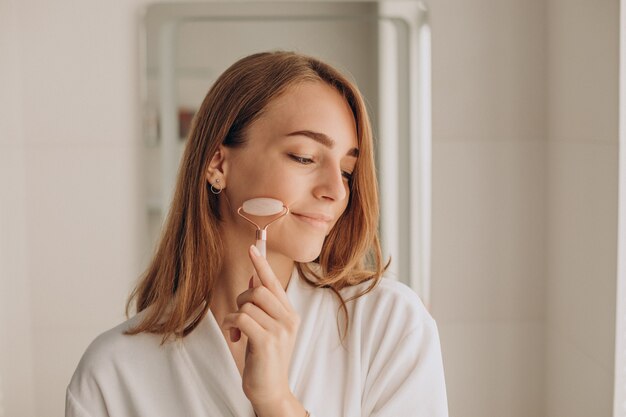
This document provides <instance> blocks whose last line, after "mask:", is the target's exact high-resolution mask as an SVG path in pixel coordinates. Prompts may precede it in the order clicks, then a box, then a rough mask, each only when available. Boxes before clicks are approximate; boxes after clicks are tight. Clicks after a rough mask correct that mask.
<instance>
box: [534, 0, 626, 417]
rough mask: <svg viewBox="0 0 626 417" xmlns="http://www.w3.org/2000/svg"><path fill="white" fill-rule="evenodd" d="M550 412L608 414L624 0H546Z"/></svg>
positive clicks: (554, 416) (553, 416) (555, 416)
mask: <svg viewBox="0 0 626 417" xmlns="http://www.w3.org/2000/svg"><path fill="white" fill-rule="evenodd" d="M547 16H548V27H549V28H550V30H549V32H548V39H547V41H548V42H547V45H548V72H547V85H548V97H547V98H548V99H547V103H548V120H549V123H548V152H547V155H548V160H547V162H548V176H547V179H548V193H547V208H548V211H547V218H546V219H547V221H546V224H547V236H548V239H547V252H546V254H547V257H546V259H547V260H548V262H547V264H546V282H547V288H546V290H547V292H546V301H547V303H546V307H547V310H546V311H547V315H546V364H547V368H546V393H547V402H546V415H547V416H550V417H575V416H580V417H586V416H606V417H608V416H611V415H612V410H613V378H614V354H615V344H614V340H615V294H616V276H617V190H618V188H617V186H618V181H617V177H618V58H619V50H618V40H619V2H618V1H617V0H611V1H609V0H606V1H595V2H585V1H569V0H551V1H549V2H548V10H547Z"/></svg>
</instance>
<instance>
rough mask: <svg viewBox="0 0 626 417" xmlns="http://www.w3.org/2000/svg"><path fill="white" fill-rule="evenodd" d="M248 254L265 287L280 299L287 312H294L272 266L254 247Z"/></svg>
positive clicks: (251, 247)
mask: <svg viewBox="0 0 626 417" xmlns="http://www.w3.org/2000/svg"><path fill="white" fill-rule="evenodd" d="M248 254H249V256H250V259H251V260H252V266H254V269H255V270H256V272H257V275H258V277H259V279H260V280H261V283H262V284H263V286H265V287H266V288H267V289H269V290H270V291H271V292H272V294H274V295H275V296H276V298H278V300H279V301H280V303H281V304H282V305H283V306H284V307H285V309H286V310H287V311H293V308H292V307H291V303H290V302H289V299H288V298H287V293H285V290H284V289H283V286H282V285H281V283H280V281H279V280H278V278H276V275H275V274H274V271H272V267H270V264H268V263H267V259H265V258H263V257H262V256H261V255H260V253H259V250H258V249H257V248H256V247H255V246H254V245H252V246H250V249H249V250H248Z"/></svg>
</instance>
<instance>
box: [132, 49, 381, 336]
mask: <svg viewBox="0 0 626 417" xmlns="http://www.w3.org/2000/svg"><path fill="white" fill-rule="evenodd" d="M305 81H321V82H325V83H327V84H328V85H330V86H331V87H333V88H335V89H336V90H337V91H338V92H339V93H340V94H341V95H342V96H343V97H344V98H345V100H346V102H347V103H348V104H349V106H350V108H351V110H352V113H353V115H354V119H355V122H356V128H357V145H358V149H359V157H358V159H357V163H356V166H355V169H354V172H353V176H352V180H351V182H350V197H349V201H348V205H347V207H346V210H345V212H344V213H343V215H342V216H341V217H340V219H339V220H338V221H337V223H336V224H335V226H334V227H333V229H332V230H331V232H330V233H329V235H328V236H327V237H326V239H325V241H324V244H323V246H322V250H321V253H320V255H319V258H318V259H317V260H316V263H317V264H319V267H321V268H314V267H313V265H311V264H305V263H297V264H296V266H297V269H298V272H299V275H300V277H301V278H302V279H304V280H306V282H308V283H309V284H311V285H313V286H316V287H327V288H330V289H332V290H333V291H334V292H335V293H336V294H337V296H338V297H339V299H340V301H341V309H342V310H343V311H344V313H345V314H346V319H349V318H348V317H347V309H346V304H345V303H346V302H347V301H349V300H351V299H354V298H358V297H359V296H361V295H363V294H365V293H367V292H369V291H371V290H372V289H373V288H374V286H375V285H376V284H377V283H378V281H379V279H380V277H381V275H382V273H383V272H384V270H385V269H386V266H385V265H383V261H382V255H381V249H380V243H379V239H378V217H379V208H378V207H379V205H378V190H377V186H376V169H375V165H374V150H373V138H372V129H371V125H370V121H369V118H368V115H367V110H366V107H365V104H364V101H363V98H362V96H361V94H360V93H359V90H358V89H357V88H356V86H355V85H354V84H353V83H352V82H350V81H349V80H348V79H347V78H346V77H344V76H343V75H342V74H341V73H339V72H338V71H337V70H335V69H334V68H332V67H331V66H329V65H328V64H325V63H323V62H321V61H319V60H317V59H315V58H312V57H308V56H304V55H301V54H297V53H293V52H264V53H258V54H254V55H250V56H248V57H245V58H243V59H241V60H239V61H237V62H236V63H234V64H233V65H232V66H231V67H230V68H228V69H227V70H226V71H225V72H224V73H223V74H222V75H221V76H220V77H219V78H218V79H217V80H216V81H215V83H214V84H213V86H212V87H211V89H210V90H209V92H208V94H207V96H206V97H205V99H204V101H203V102H202V105H201V106H200V109H199V110H198V113H197V114H196V116H195V117H194V120H193V123H192V128H191V131H190V134H189V138H188V143H187V145H186V148H185V152H184V155H183V158H182V162H181V165H180V168H179V172H178V178H177V182H176V189H175V192H174V198H173V201H172V205H171V207H170V210H169V212H168V215H167V219H166V222H165V226H164V228H163V230H162V233H161V236H160V241H159V244H158V247H157V250H156V253H155V255H154V257H153V259H152V261H151V262H150V265H149V266H148V268H147V269H146V271H145V272H144V273H143V275H142V276H141V278H140V281H139V283H138V285H137V286H136V287H135V289H134V290H133V292H132V293H131V295H130V297H129V299H128V302H127V304H126V314H127V315H128V313H129V311H130V308H131V305H132V303H133V301H135V302H136V310H137V312H141V311H143V310H146V309H147V308H148V307H150V309H149V310H148V311H146V313H145V314H144V316H143V318H142V320H141V321H140V322H139V323H138V324H137V325H136V326H135V327H134V328H132V329H130V330H129V331H127V334H137V333H141V332H149V333H156V334H162V335H163V342H164V341H165V340H167V338H168V337H170V336H175V337H184V336H186V335H187V334H189V332H191V331H192V330H193V329H194V328H195V327H196V326H197V325H198V323H199V322H200V320H201V319H202V318H203V317H204V315H205V314H206V313H207V310H208V309H209V306H210V303H211V298H212V295H213V292H212V291H213V287H214V285H215V282H216V280H218V279H219V276H218V274H219V271H220V269H221V262H220V260H221V259H222V256H221V254H222V251H223V249H224V248H223V242H222V239H221V236H220V233H219V220H220V214H219V208H218V198H219V196H216V195H215V194H213V193H211V192H210V190H209V187H210V184H208V182H207V181H206V177H205V173H206V171H207V168H208V164H209V162H210V160H211V158H212V156H213V155H214V154H215V152H216V151H217V150H218V147H219V145H220V144H223V145H224V146H230V147H239V146H244V145H245V142H246V129H247V128H248V126H250V124H251V123H252V122H253V121H255V120H256V119H258V118H259V117H260V116H261V115H262V114H263V110H264V109H265V108H266V106H267V105H268V103H270V102H271V101H272V100H274V99H275V98H277V97H278V96H279V95H281V94H283V93H284V92H285V91H286V90H287V89H288V88H289V87H290V86H293V85H295V84H298V83H301V82H305ZM387 265H388V264H387ZM320 269H321V270H320ZM318 270H319V271H318ZM311 278H312V279H311ZM368 280H371V281H372V282H371V284H370V285H369V286H367V287H366V289H365V290H363V291H361V292H359V293H358V294H357V295H356V296H354V297H352V298H350V299H348V300H344V299H343V298H342V296H341V294H340V293H339V291H340V290H341V289H342V288H345V287H347V286H352V285H356V284H359V283H361V282H364V281H368ZM348 322H349V320H346V321H345V328H346V329H347V326H348Z"/></svg>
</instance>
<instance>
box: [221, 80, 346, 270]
mask: <svg viewBox="0 0 626 417" xmlns="http://www.w3.org/2000/svg"><path fill="white" fill-rule="evenodd" d="M222 151H223V152H224V161H223V173H224V180H225V181H224V186H225V189H224V192H223V193H222V194H223V195H224V194H225V197H226V198H227V199H228V202H229V203H230V204H227V203H228V202H227V203H224V201H223V200H224V199H223V198H222V199H221V200H222V201H221V203H222V204H221V206H220V209H221V210H222V215H223V217H222V218H223V219H225V227H228V228H230V229H231V230H228V232H234V233H236V234H237V236H240V237H241V239H244V240H246V241H247V242H248V241H249V242H250V243H252V242H253V241H254V236H255V235H254V228H253V226H252V225H250V224H249V223H248V222H246V221H245V220H244V219H242V218H241V217H239V216H238V215H237V213H236V210H237V208H239V207H241V205H242V203H243V202H244V201H245V200H248V199H251V198H255V197H270V198H275V199H278V200H280V201H282V202H283V203H284V204H285V205H286V206H287V207H289V209H290V212H289V214H288V215H287V216H285V217H283V218H281V219H280V220H278V221H276V222H275V223H273V224H272V225H271V226H269V228H268V233H267V236H268V238H267V250H268V255H269V253H271V252H274V254H275V255H283V256H286V257H288V258H289V259H292V260H294V261H298V262H309V261H312V260H314V259H315V258H317V256H318V255H319V254H320V251H321V248H322V244H323V243H324V238H325V237H326V235H327V234H328V233H329V232H330V230H331V229H332V227H333V226H334V225H335V223H336V222H337V220H338V219H339V217H340V216H341V215H342V214H343V212H344V211H345V209H346V206H347V204H348V198H349V194H350V187H349V180H350V175H351V174H352V172H353V171H354V167H355V163H356V156H357V154H358V150H357V136H356V127H355V122H354V117H353V115H352V111H351V110H350V107H349V106H348V104H347V102H346V101H345V100H344V98H343V97H342V96H341V95H340V94H339V93H338V92H337V91H336V90H335V89H333V88H332V87H330V86H329V85H327V84H325V83H322V82H307V83H303V84H300V85H297V86H294V87H291V88H290V89H289V90H287V91H286V92H285V93H284V94H282V95H281V96H279V97H278V98H276V99H275V100H274V101H272V102H271V103H270V104H269V105H268V106H267V107H266V109H265V111H264V113H263V114H262V115H261V117H260V118H259V119H257V120H256V121H255V122H254V123H252V124H251V125H250V127H249V129H248V131H247V132H246V144H245V145H244V146H242V147H239V148H224V147H222ZM249 217H250V218H252V219H253V220H255V222H256V223H257V224H259V225H261V226H264V225H265V224H266V223H267V222H268V219H271V218H272V217H254V216H249Z"/></svg>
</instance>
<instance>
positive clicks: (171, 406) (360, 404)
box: [65, 272, 448, 417]
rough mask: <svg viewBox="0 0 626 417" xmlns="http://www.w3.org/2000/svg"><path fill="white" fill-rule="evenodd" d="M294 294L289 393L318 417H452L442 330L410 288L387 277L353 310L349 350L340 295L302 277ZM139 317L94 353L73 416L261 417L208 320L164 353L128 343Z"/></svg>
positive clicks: (73, 395)
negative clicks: (298, 321) (342, 336)
mask: <svg viewBox="0 0 626 417" xmlns="http://www.w3.org/2000/svg"><path fill="white" fill-rule="evenodd" d="M367 285H369V283H363V284H361V285H359V286H356V287H351V288H347V289H345V290H344V291H343V293H342V294H343V296H344V297H349V296H350V295H352V294H354V293H355V291H359V290H362V289H363V288H365V286H367ZM287 295H288V298H289V300H290V302H291V303H292V305H293V306H294V308H295V309H296V311H297V312H298V314H299V315H300V318H301V324H300V329H299V332H298V336H297V340H296V344H295V348H294V352H293V355H292V361H291V367H290V370H289V384H290V387H291V390H292V392H293V393H294V395H295V396H296V397H297V398H298V399H299V400H300V402H301V403H302V404H303V405H304V407H305V408H306V409H307V410H309V412H310V413H311V416H316V417H357V416H358V417H365V416H371V417H374V416H376V417H444V416H448V408H447V400H446V390H445V382H444V374H443V365H442V360H441V350H440V345H439V335H438V332H437V327H436V324H435V321H434V320H433V318H432V317H431V316H430V314H429V313H428V311H427V310H426V309H425V308H424V305H423V304H422V302H421V301H420V299H419V298H418V297H417V295H416V294H415V293H414V292H413V291H412V290H411V289H410V288H408V287H407V286H405V285H403V284H401V283H399V282H397V281H393V280H391V279H386V278H383V279H382V280H381V282H380V283H379V285H378V286H377V287H376V288H375V289H374V290H373V291H372V292H370V293H369V294H367V295H365V296H363V297H361V298H359V299H357V300H356V301H352V302H349V303H348V304H347V306H348V312H349V316H350V327H349V330H348V333H347V337H346V338H345V340H344V343H343V345H342V343H341V339H340V334H339V330H338V326H337V312H338V308H339V302H338V299H337V296H336V295H334V294H333V293H332V292H331V291H330V290H329V289H316V288H313V287H311V286H309V285H308V284H306V283H305V282H304V281H303V280H301V279H300V278H299V277H298V275H297V273H295V272H294V275H293V276H292V277H291V281H290V284H289V286H288V288H287ZM140 317H141V313H140V314H139V315H137V316H135V317H133V318H131V319H130V320H129V321H127V322H125V323H123V324H121V325H119V326H117V327H115V328H113V329H112V330H109V331H107V332H105V333H103V334H102V335H100V336H99V337H97V338H96V340H94V342H93V343H92V344H91V345H90V346H89V348H88V349H87V351H86V352H85V354H84V355H83V357H82V359H81V361H80V363H79V365H78V368H77V369H76V372H75V373H74V376H73V377H72V380H71V382H70V384H69V386H68V388H67V397H66V411H65V415H66V417H103V416H110V417H126V416H128V417H130V416H143V417H160V416H163V417H182V416H186V417H187V416H188V417H192V416H194V417H195V416H198V417H200V416H203V417H207V416H215V417H221V416H224V417H254V410H253V409H252V406H251V405H250V402H249V401H248V399H247V398H246V396H245V394H244V393H243V389H242V387H241V376H240V374H239V371H238V370H237V366H236V365H235V361H234V359H233V357H232V355H231V353H230V350H229V349H228V345H227V344H226V340H225V339H224V336H223V334H222V332H221V330H220V328H219V326H218V324H217V322H216V321H215V318H214V316H213V314H212V313H211V312H210V311H209V313H208V314H207V315H206V317H205V318H204V319H203V320H202V321H201V322H200V324H199V325H198V327H197V328H196V329H194V331H193V332H191V333H190V334H189V335H188V336H187V337H185V338H184V339H182V340H179V341H177V342H167V343H166V344H164V345H163V346H160V341H161V336H159V335H152V334H146V333H143V334H139V335H135V336H126V335H123V331H124V330H125V329H127V328H128V327H129V326H132V325H133V324H135V323H137V319H138V318H140ZM342 331H343V328H342Z"/></svg>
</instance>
